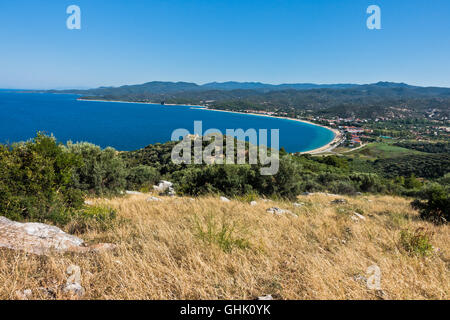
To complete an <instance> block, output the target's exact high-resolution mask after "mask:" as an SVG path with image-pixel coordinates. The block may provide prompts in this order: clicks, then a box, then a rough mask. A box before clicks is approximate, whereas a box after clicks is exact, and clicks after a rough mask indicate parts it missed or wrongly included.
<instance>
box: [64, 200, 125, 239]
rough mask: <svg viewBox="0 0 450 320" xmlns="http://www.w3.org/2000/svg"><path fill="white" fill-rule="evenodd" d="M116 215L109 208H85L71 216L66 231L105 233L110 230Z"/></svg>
mask: <svg viewBox="0 0 450 320" xmlns="http://www.w3.org/2000/svg"><path fill="white" fill-rule="evenodd" d="M116 215H117V214H116V211H115V210H114V209H111V208H109V207H105V206H92V207H91V206H90V207H85V208H83V209H81V210H79V211H77V212H76V213H74V214H72V215H71V217H70V218H71V219H70V221H69V223H68V231H69V232H70V233H84V232H86V231H88V230H89V229H97V230H99V231H105V230H107V229H109V228H111V226H112V224H113V221H114V220H115V219H116Z"/></svg>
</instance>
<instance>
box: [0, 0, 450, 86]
mask: <svg viewBox="0 0 450 320" xmlns="http://www.w3.org/2000/svg"><path fill="white" fill-rule="evenodd" d="M72 4H75V5H78V6H79V7H80V8H81V13H82V28H81V30H68V29H67V28H66V19H67V17H68V15H67V14H66V8H67V7H68V6H69V5H72ZM372 4H376V5H379V6H380V8H381V20H382V30H369V29H367V27H366V19H367V17H368V15H367V13H366V9H367V7H368V6H369V5H372ZM449 34H450V1H448V0H433V1H430V0H368V1H367V0H339V1H338V0H308V1H306V0H293V1H286V0H257V1H250V0H222V1H217V0H158V1H154V0H146V1H142V0H128V1H125V0H123V1H122V0H114V1H111V0H108V1H104V0H70V1H65V0H58V1H37V0H28V1H26V0H14V1H1V2H0V43H1V44H0V88H64V87H96V86H102V85H107V86H109V85H115V86H116V85H122V84H135V83H144V82H147V81H153V80H162V81H189V82H196V83H206V82H211V81H229V80H235V81H261V82H267V83H294V82H314V83H372V82H377V81H395V82H407V83H410V84H417V85H427V86H431V85H433V86H447V87H450V36H449Z"/></svg>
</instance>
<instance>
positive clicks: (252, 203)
mask: <svg viewBox="0 0 450 320" xmlns="http://www.w3.org/2000/svg"><path fill="white" fill-rule="evenodd" d="M257 204H258V202H256V201H252V202H250V205H251V206H256V205H257Z"/></svg>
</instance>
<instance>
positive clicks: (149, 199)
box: [147, 197, 162, 202]
mask: <svg viewBox="0 0 450 320" xmlns="http://www.w3.org/2000/svg"><path fill="white" fill-rule="evenodd" d="M153 201H162V200H161V199H160V198H157V197H148V198H147V202H153Z"/></svg>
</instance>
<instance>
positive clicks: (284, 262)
mask: <svg viewBox="0 0 450 320" xmlns="http://www.w3.org/2000/svg"><path fill="white" fill-rule="evenodd" d="M148 196H149V195H146V194H143V195H136V196H127V197H120V198H112V199H101V198H98V199H91V201H92V202H93V204H95V205H97V206H108V207H111V208H112V209H114V210H116V211H117V219H116V220H115V221H114V222H113V223H112V225H111V226H110V227H109V228H108V229H106V230H101V229H98V228H90V229H88V230H87V231H86V232H85V233H84V234H83V235H82V236H83V239H85V240H86V241H87V242H89V243H98V242H111V243H114V244H116V245H117V246H118V249H117V250H116V251H115V252H109V253H103V254H84V255H81V254H65V255H62V254H55V255H51V256H48V257H46V256H42V257H39V256H34V255H28V254H25V253H22V252H13V251H8V250H0V299H15V298H17V297H16V296H15V292H16V291H17V290H22V291H23V290H25V289H31V290H32V292H33V298H38V299H54V298H57V299H69V298H70V297H69V296H67V295H65V294H64V293H63V292H62V289H61V288H62V286H63V284H64V283H65V282H66V280H67V277H68V275H67V274H66V269H67V268H68V266H70V265H73V264H75V265H78V266H80V268H81V281H82V285H83V287H84V288H85V290H86V294H85V296H84V297H83V298H84V299H254V298H256V297H258V296H262V295H266V294H271V295H272V296H273V297H274V298H275V299H449V298H450V283H449V281H448V279H449V278H450V277H449V276H450V274H449V262H450V260H449V259H450V251H449V250H450V247H449V244H450V232H449V231H450V230H449V226H448V224H447V225H434V224H432V223H429V222H425V221H422V220H420V219H419V217H418V213H417V212H416V211H414V210H412V208H411V207H410V205H409V203H410V200H407V199H403V198H398V197H391V196H358V197H338V196H333V195H327V194H315V195H309V196H299V197H298V199H297V200H296V201H297V202H301V203H303V205H301V206H300V207H297V206H294V205H293V203H292V202H288V201H280V202H278V201H269V202H264V201H263V200H262V199H256V201H257V204H256V205H254V206H251V205H250V204H249V203H248V199H241V200H232V201H230V202H222V201H221V200H219V198H218V197H214V196H206V197H200V198H196V199H191V198H183V197H173V198H167V197H164V198H163V201H160V202H148V201H146V199H147V197H148ZM335 199H345V200H347V203H332V201H333V200H335ZM270 207H279V208H282V209H287V210H290V211H291V212H292V213H293V215H290V214H284V215H281V216H277V215H273V214H271V213H268V212H266V210H267V209H268V208H270ZM354 212H357V213H359V214H360V215H361V216H363V217H364V219H361V218H358V219H356V218H355V213H354ZM372 265H377V266H378V267H379V268H380V270H381V290H378V291H377V290H371V289H368V287H367V284H366V278H368V277H369V276H370V274H368V273H367V269H368V267H370V266H372Z"/></svg>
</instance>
